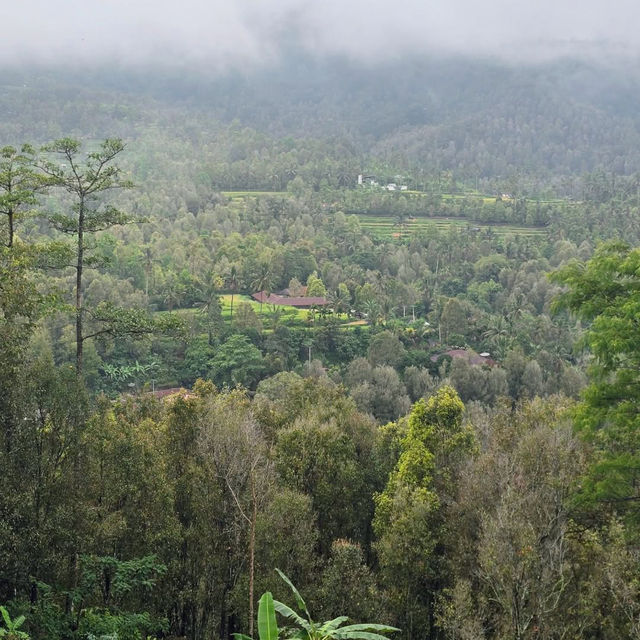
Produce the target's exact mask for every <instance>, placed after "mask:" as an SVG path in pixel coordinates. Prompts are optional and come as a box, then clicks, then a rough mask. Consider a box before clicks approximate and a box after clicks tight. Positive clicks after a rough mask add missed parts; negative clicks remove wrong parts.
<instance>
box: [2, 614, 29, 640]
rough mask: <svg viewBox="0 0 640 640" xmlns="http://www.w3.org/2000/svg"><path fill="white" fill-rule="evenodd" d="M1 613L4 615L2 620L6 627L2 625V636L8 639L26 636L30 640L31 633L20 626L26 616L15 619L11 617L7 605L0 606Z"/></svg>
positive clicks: (14, 639)
mask: <svg viewBox="0 0 640 640" xmlns="http://www.w3.org/2000/svg"><path fill="white" fill-rule="evenodd" d="M0 615H2V621H3V622H4V627H0V638H7V640H18V639H19V638H24V639H25V640H28V638H29V634H28V633H27V632H26V631H21V630H20V627H21V626H22V625H23V624H24V621H25V617H24V616H18V617H17V618H16V619H15V620H12V619H11V616H10V615H9V612H8V611H7V609H6V607H1V606H0Z"/></svg>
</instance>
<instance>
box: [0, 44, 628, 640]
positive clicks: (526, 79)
mask: <svg viewBox="0 0 640 640" xmlns="http://www.w3.org/2000/svg"><path fill="white" fill-rule="evenodd" d="M638 98H640V76H638V74H637V72H636V71H635V70H634V69H624V70H620V69H619V68H618V67H612V66H608V65H606V64H604V63H602V64H595V63H591V62H586V61H584V60H582V61H577V60H569V59H561V60H556V61H552V62H544V63H542V62H540V63H535V64H533V63H532V64H529V65H520V66H516V65H507V64H505V63H499V62H497V61H486V60H485V61H482V60H476V61H473V62H470V61H469V60H466V59H462V58H447V59H445V58H442V57H440V58H438V57H433V58H431V59H429V60H425V59H418V58H415V59H405V60H403V62H402V63H400V62H385V63H384V64H382V63H380V64H376V65H372V64H368V65H364V64H360V63H357V62H355V61H354V60H347V59H343V58H339V57H333V58H329V59H327V58H325V59H322V60H320V59H317V58H312V57H310V56H299V57H298V59H297V62H295V63H293V62H289V63H287V64H283V65H280V66H271V67H270V66H264V67H261V68H258V69H247V70H246V71H245V72H244V73H228V74H226V75H220V74H216V73H213V72H212V73H203V72H202V70H199V69H197V68H195V67H194V68H193V69H190V70H189V71H188V72H185V71H181V72H179V73H178V72H170V71H164V72H162V73H161V72H159V71H158V70H149V69H145V70H143V71H138V72H135V71H132V69H131V68H128V69H124V68H118V67H117V66H115V67H103V68H101V69H98V68H97V67H96V68H94V69H93V70H91V71H85V70H80V69H76V70H75V71H74V70H73V69H71V70H65V71H61V70H60V69H57V68H56V69H54V68H44V67H39V68H36V67H26V66H25V67H22V68H16V67H13V68H11V69H7V70H6V73H4V74H3V75H2V80H1V82H0V110H1V111H2V113H3V114H4V117H3V118H2V120H1V121H0V147H1V148H0V214H1V215H0V240H1V245H2V248H1V249H0V367H1V370H2V375H1V376H0V429H1V430H0V468H1V469H2V470H3V472H2V474H0V603H2V606H3V609H2V615H3V622H2V624H3V626H2V627H1V628H0V633H2V631H5V632H6V633H5V635H6V634H9V633H12V634H13V636H10V637H25V635H22V636H21V635H20V634H27V636H30V637H32V638H35V639H39V638H43V639H44V638H54V639H58V638H59V639H65V640H66V639H74V640H76V639H78V640H79V639H85V638H103V639H106V638H110V639H112V638H119V639H122V640H129V639H131V640H137V639H139V638H140V639H141V638H181V639H182V638H188V639H189V640H204V639H208V638H216V639H217V638H219V639H221V640H222V639H226V638H229V637H231V634H232V633H248V634H249V635H251V634H254V626H253V624H254V618H255V614H256V613H257V602H258V598H259V597H260V594H262V593H263V592H267V591H272V592H273V595H274V596H275V597H276V599H277V600H276V601H277V602H278V605H277V607H280V609H278V610H279V611H280V613H281V614H282V612H283V611H286V609H283V608H282V605H281V604H279V601H280V600H282V602H287V601H290V597H291V591H290V590H289V588H288V586H287V583H286V581H284V580H282V579H281V578H279V577H278V576H277V575H276V573H275V569H276V568H278V569H280V570H281V571H282V572H284V574H286V576H288V578H290V580H291V583H292V584H295V585H296V586H297V587H298V588H299V589H300V592H301V593H302V594H304V597H305V600H306V602H307V603H309V609H308V610H306V609H305V608H306V604H305V605H304V606H302V605H300V601H299V600H298V597H299V594H298V595H296V596H295V600H296V602H297V606H298V608H299V609H300V612H301V613H303V614H305V615H307V614H308V611H313V613H314V616H316V615H317V619H318V620H319V619H322V620H331V619H335V618H336V617H337V616H342V615H344V616H348V617H349V618H350V620H351V621H352V622H354V623H356V624H357V623H371V622H378V623H381V624H384V625H387V626H386V627H380V628H377V629H378V630H379V631H380V630H383V631H384V630H385V629H386V631H384V632H385V633H387V632H389V633H391V629H390V627H394V628H399V629H400V631H397V632H395V635H391V637H396V638H400V637H402V638H406V639H407V640H417V639H418V638H430V639H434V640H436V639H438V640H439V639H441V638H447V639H460V640H462V639H472V638H473V639H480V638H487V639H496V640H497V639H502V638H518V639H523V640H524V639H525V638H527V639H528V638H531V639H534V638H536V639H539V638H544V639H549V640H551V639H556V638H558V639H559V638H579V637H594V638H596V637H597V638H603V639H609V638H610V639H614V638H627V637H629V638H633V637H637V636H638V630H639V629H640V599H639V596H640V591H639V587H638V581H637V572H638V560H639V559H638V553H637V543H638V536H639V534H640V529H639V528H638V526H639V520H638V511H637V506H636V505H637V500H638V495H637V460H638V441H637V440H638V439H637V436H636V431H637V429H636V427H637V425H636V422H637V416H636V408H635V405H636V397H637V361H638V353H639V349H640V345H639V344H638V340H637V337H636V333H637V310H638V295H639V294H638V286H637V272H638V249H635V248H634V245H638V244H639V243H640V156H639V155H638V149H639V148H640V144H638V143H639V142H640V140H639V138H640V130H639V125H640V119H639V118H640V116H639V115H638V113H637V110H636V109H635V108H634V105H635V104H636V102H637V101H638ZM294 595H295V588H294ZM288 599H289V600H288ZM260 602H261V603H263V605H264V603H266V602H270V600H269V598H268V597H267V598H265V599H264V600H261V601H260ZM264 606H265V608H264V609H263V613H264V611H265V610H266V605H264ZM274 606H275V605H274ZM305 612H306V613H305ZM292 613H293V612H292ZM274 615H275V614H274ZM284 615H285V616H289V621H291V620H293V621H294V622H295V623H296V624H297V625H299V626H301V628H302V629H306V633H307V635H306V636H304V633H303V636H304V637H308V638H309V640H312V635H313V633H311V632H310V631H309V629H311V627H309V626H307V627H305V626H304V625H305V624H307V625H311V622H309V621H308V620H306V618H300V617H299V616H298V617H296V616H297V615H298V614H295V613H293V615H292V614H289V613H285V614H284ZM21 616H24V619H23V618H21ZM314 619H315V618H314ZM301 620H302V622H301ZM280 622H281V623H282V626H284V625H285V621H284V620H283V619H280ZM345 622H346V620H344V619H342V618H340V621H339V622H336V623H335V625H334V626H331V625H330V631H331V633H332V634H333V635H331V637H333V638H335V639H336V640H347V638H355V636H349V635H340V634H341V633H345V634H348V633H349V632H348V631H344V630H343V631H342V632H341V631H340V630H339V629H338V627H340V625H342V624H343V623H345ZM258 623H259V624H258V627H260V620H259V621H258ZM287 624H288V623H287ZM256 629H257V627H256ZM313 629H315V627H313ZM313 629H312V631H313ZM326 629H329V627H327V628H326ZM367 629H369V627H367V628H365V627H358V628H357V629H356V631H357V632H358V633H365V634H366V633H369V631H367ZM316 630H317V629H316ZM258 631H259V629H258ZM354 632H355V631H354ZM282 633H283V634H285V635H286V634H287V631H286V630H284V631H282ZM291 633H293V632H291ZM16 634H17V635H16ZM254 635H255V634H254ZM287 637H288V636H287ZM294 637H298V636H294ZM362 637H363V638H367V636H366V635H365V636H362ZM314 638H315V636H314Z"/></svg>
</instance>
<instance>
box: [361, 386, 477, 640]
mask: <svg viewBox="0 0 640 640" xmlns="http://www.w3.org/2000/svg"><path fill="white" fill-rule="evenodd" d="M463 411H464V405H463V404H462V401H461V400H460V398H459V396H458V394H457V393H456V392H455V390H454V389H452V388H451V387H446V386H445V387H441V388H440V389H439V390H438V392H437V393H436V394H435V395H434V396H432V397H431V398H430V399H429V400H428V401H425V400H420V401H419V402H417V403H416V404H415V405H414V407H413V410H412V412H411V414H410V415H409V420H408V429H407V433H406V436H405V437H404V438H403V440H402V442H401V452H400V458H399V460H398V462H397V464H396V466H395V468H394V470H393V471H392V472H391V474H390V475H389V480H388V482H387V486H386V488H385V490H384V491H383V492H382V493H380V494H378V495H377V496H376V498H375V502H376V512H375V519H374V523H373V526H374V531H375V533H376V536H377V542H376V550H377V552H378V556H379V560H380V565H381V571H382V576H383V579H384V582H385V584H386V586H387V588H388V590H389V594H390V597H391V599H392V601H393V603H394V608H395V613H396V615H397V616H398V619H399V621H400V624H401V625H402V626H403V629H404V632H405V634H406V636H407V637H408V638H416V637H425V635H426V636H428V635H429V634H430V632H431V630H432V629H433V627H434V616H435V608H434V601H435V597H436V595H437V591H438V589H439V588H441V586H442V578H443V566H442V563H443V558H444V557H445V555H446V547H447V542H448V540H447V539H446V538H447V536H446V529H445V527H444V524H443V523H444V512H445V508H446V505H447V504H449V503H450V502H451V501H452V499H453V496H454V495H455V489H456V484H457V477H458V474H459V468H460V465H461V463H462V462H463V461H464V460H465V459H466V458H468V456H469V455H470V454H471V453H472V452H473V450H474V447H475V438H474V434H473V431H472V430H471V428H470V427H469V426H468V425H465V424H464V423H463Z"/></svg>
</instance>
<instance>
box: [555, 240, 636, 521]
mask: <svg viewBox="0 0 640 640" xmlns="http://www.w3.org/2000/svg"><path fill="white" fill-rule="evenodd" d="M639 272H640V249H631V248H630V247H629V245H627V244H624V243H620V242H617V243H608V244H604V245H602V246H601V247H600V248H599V249H598V250H597V251H596V253H595V254H594V256H593V258H592V259H591V260H589V261H588V262H587V263H579V262H572V263H570V264H568V265H567V266H565V267H564V268H562V269H560V270H559V271H556V272H555V273H554V274H552V278H553V280H554V281H556V282H559V283H561V284H564V285H565V286H566V287H567V289H566V290H565V291H564V292H563V293H562V294H561V295H560V296H559V297H558V298H557V300H556V303H555V305H556V308H557V309H563V308H564V309H567V310H569V311H571V312H573V313H575V314H577V315H578V316H579V317H580V318H582V319H584V320H585V321H587V322H588V323H590V324H589V325H588V326H587V328H586V330H585V334H584V344H585V345H586V346H587V347H588V348H589V351H590V352H591V353H592V354H593V357H594V361H593V363H592V364H591V366H590V368H589V374H590V377H591V383H590V385H589V386H588V387H587V388H586V390H585V391H584V395H583V398H584V401H583V403H582V404H581V405H580V406H579V408H578V412H577V415H576V424H577V426H578V428H579V429H580V430H581V431H582V433H583V434H584V436H585V437H586V438H587V439H588V440H589V441H590V442H592V443H593V445H594V447H595V448H596V450H597V451H598V454H599V455H598V460H597V462H596V464H595V465H594V467H593V469H592V473H591V474H590V477H589V479H588V481H587V482H586V483H585V487H584V489H585V495H586V496H590V497H591V499H595V500H605V501H607V502H610V503H614V504H618V505H619V506H620V507H623V506H624V505H625V504H626V505H627V506H628V507H631V505H632V504H633V501H634V500H636V499H637V497H638V493H637V486H638V477H639V476H638V469H640V440H639V438H638V434H640V418H638V414H637V411H636V404H637V402H638V399H639V398H640V395H639V391H638V388H639V386H638V385H639V382H640V377H639V373H638V371H640V339H639V333H638V327H637V324H638V317H640V280H639V279H638V273H639ZM632 511H633V510H632Z"/></svg>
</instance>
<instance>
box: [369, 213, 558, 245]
mask: <svg viewBox="0 0 640 640" xmlns="http://www.w3.org/2000/svg"><path fill="white" fill-rule="evenodd" d="M358 219H359V220H360V226H361V227H362V229H364V230H365V231H368V232H369V233H371V234H372V235H375V236H376V237H378V238H381V239H392V238H406V237H408V236H410V235H412V234H414V233H419V232H421V231H428V230H429V229H437V230H439V231H446V230H448V229H451V228H452V227H453V228H456V229H468V230H469V232H471V233H479V232H482V231H487V230H490V231H491V233H493V234H495V235H498V236H502V235H506V234H508V233H513V234H517V235H521V236H543V235H545V234H546V233H547V229H546V228H544V227H525V226H518V225H512V224H487V223H482V222H476V221H474V220H467V219H465V218H435V217H434V218H407V219H406V221H405V224H404V225H402V226H400V225H398V218H397V217H396V216H369V215H358Z"/></svg>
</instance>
